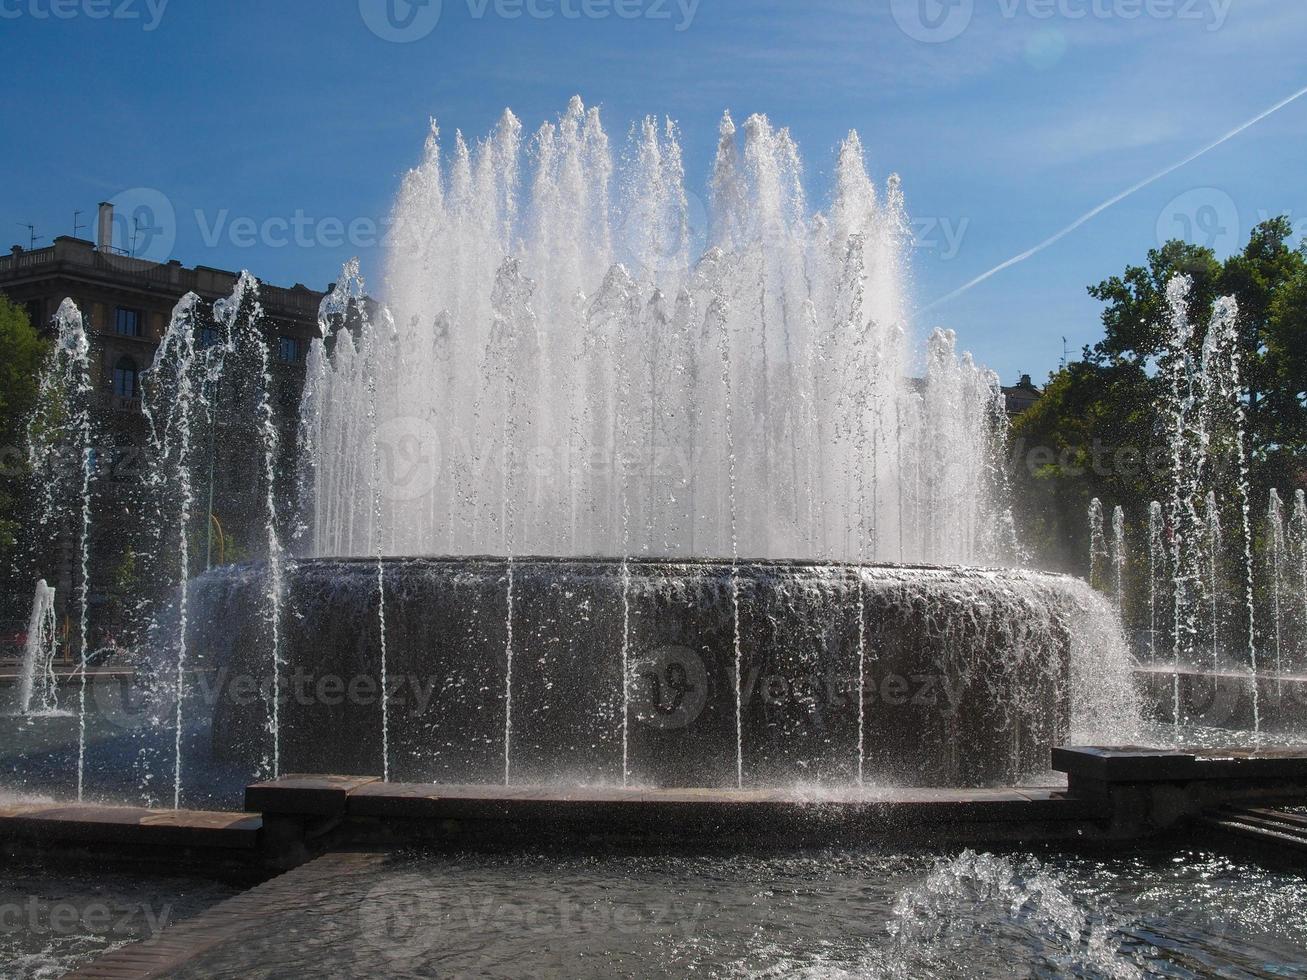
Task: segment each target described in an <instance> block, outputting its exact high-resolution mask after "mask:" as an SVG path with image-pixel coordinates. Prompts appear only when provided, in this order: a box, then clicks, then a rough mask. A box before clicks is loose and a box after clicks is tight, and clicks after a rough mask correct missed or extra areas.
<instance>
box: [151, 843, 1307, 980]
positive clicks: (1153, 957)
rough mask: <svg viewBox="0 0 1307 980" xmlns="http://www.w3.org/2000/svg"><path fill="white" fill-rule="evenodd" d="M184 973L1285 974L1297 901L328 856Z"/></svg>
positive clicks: (1285, 883)
mask: <svg viewBox="0 0 1307 980" xmlns="http://www.w3.org/2000/svg"><path fill="white" fill-rule="evenodd" d="M320 865H321V866H320V870H319V872H318V874H317V875H316V877H314V878H312V883H311V886H310V887H307V888H306V894H305V895H304V901H303V902H302V903H291V904H290V906H289V907H288V906H287V905H286V904H285V903H284V902H283V903H282V904H281V905H280V906H279V907H278V908H274V909H272V910H271V911H270V913H269V914H268V915H267V916H264V917H260V918H259V921H258V924H257V925H255V926H254V927H252V929H251V930H250V931H248V932H246V933H244V934H243V935H242V937H241V940H240V941H239V942H236V943H228V944H225V945H223V946H222V947H220V948H218V949H215V950H212V951H210V952H209V953H207V954H205V955H203V956H201V957H200V958H198V959H196V960H194V961H192V962H191V963H190V964H189V965H188V966H187V967H186V968H185V969H184V970H183V971H181V972H180V973H178V974H177V975H178V976H183V977H192V978H200V977H215V976H216V977H282V976H292V975H293V976H297V977H320V976H349V975H355V976H358V975H368V976H414V977H416V976H568V977H589V976H594V977H600V976H602V977H609V976H633V977H634V976H639V977H649V976H686V975H699V976H706V977H773V976H774V977H781V976H785V977H789V976H811V977H828V976H833V977H844V976H868V977H922V976H930V977H989V976H993V977H999V976H1002V977H1010V976H1030V977H1047V976H1068V975H1069V976H1084V977H1118V976H1119V977H1131V976H1158V975H1160V976H1175V977H1200V976H1212V975H1221V976H1232V977H1284V976H1297V975H1301V974H1302V972H1303V971H1304V969H1307V884H1304V882H1303V881H1302V880H1301V879H1300V878H1299V877H1298V876H1297V875H1295V874H1293V873H1292V872H1289V871H1283V870H1273V869H1269V868H1264V867H1260V866H1257V865H1254V864H1248V863H1246V862H1243V861H1241V860H1235V859H1232V858H1230V857H1228V856H1224V855H1222V854H1219V853H1217V852H1214V851H1207V850H1185V851H1180V852H1175V851H1169V850H1167V851H1163V850H1153V851H1148V852H1143V853H1140V852H1137V851H1136V852H1135V853H1133V854H1132V855H1130V856H1121V857H1118V856H1105V855H1103V854H1101V853H1096V854H1094V855H1084V854H1066V853H1057V852H1052V851H1048V852H1040V853H1038V854H1036V853H1030V852H1004V853H977V852H974V851H969V850H965V851H964V850H956V851H947V852H924V851H921V852H881V851H859V852H852V851H814V852H809V853H803V854H793V853H791V854H787V855H784V856H740V855H726V854H699V855H694V856H682V857H674V856H648V855H607V856H597V855H580V854H562V855H560V854H548V855H543V854H538V855H493V856H485V855H475V856H474V855H465V854H453V855H420V854H409V855H340V856H328V857H327V858H326V859H323V860H322V862H320Z"/></svg>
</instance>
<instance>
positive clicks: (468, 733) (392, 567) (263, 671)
mask: <svg viewBox="0 0 1307 980" xmlns="http://www.w3.org/2000/svg"><path fill="white" fill-rule="evenodd" d="M380 572H381V574H382V575H383V576H384V583H385V610H384V611H385V617H384V619H385V671H384V673H385V686H386V691H387V697H386V699H385V700H386V704H385V717H384V719H383V704H382V701H383V699H382V696H381V684H382V676H383V669H382V643H381V635H382V633H381V619H380V617H379V608H378V606H379V603H378V597H379V594H380V593H379V588H378V581H379V574H378V573H379V564H378V562H377V561H376V560H356V559H312V560H306V561H300V562H296V563H293V564H292V565H291V566H289V567H288V568H286V569H284V570H283V582H284V600H283V602H284V605H283V611H282V617H281V621H282V624H283V632H284V637H283V645H282V663H281V666H280V669H279V670H278V671H277V678H278V681H277V689H278V690H279V691H280V702H279V704H278V706H277V712H276V728H277V731H278V733H279V734H278V739H277V753H278V763H279V767H280V771H282V772H293V771H301V772H313V771H322V772H325V771H333V772H346V771H353V772H378V771H380V770H381V768H382V763H383V754H384V755H385V756H386V757H387V759H388V763H389V776H390V778H391V779H392V780H403V781H410V782H443V783H464V784H466V783H474V784H475V783H481V784H497V783H503V782H504V781H505V780H506V778H507V780H508V781H511V782H513V783H521V784H528V783H559V782H566V783H571V784H580V785H596V784H598V785H613V784H617V785H620V784H621V783H622V782H623V777H624V775H625V778H626V781H627V782H628V783H629V784H631V785H645V786H657V787H684V786H694V787H723V786H734V785H736V783H737V778H739V779H741V780H742V782H743V785H745V786H802V785H814V786H823V785H836V786H847V785H852V784H856V783H857V782H858V780H859V774H860V769H861V776H862V779H863V780H864V781H865V782H868V783H880V784H886V785H903V786H945V785H947V786H987V785H999V784H1011V783H1013V782H1014V781H1019V780H1021V779H1024V778H1027V777H1029V776H1031V775H1034V774H1037V773H1042V772H1047V771H1048V768H1049V754H1050V749H1051V748H1052V747H1054V746H1056V745H1059V744H1063V743H1064V742H1065V740H1066V737H1067V734H1068V730H1069V727H1070V716H1071V687H1072V685H1071V660H1072V648H1073V643H1074V637H1075V635H1076V634H1077V633H1078V632H1080V633H1083V632H1084V628H1083V617H1084V613H1085V607H1084V602H1083V595H1082V592H1081V590H1083V588H1084V587H1083V583H1079V582H1077V581H1076V580H1073V579H1067V578H1063V577H1061V576H1054V575H1044V574H1038V573H1031V572H1024V571H1015V570H1003V571H998V570H977V569H960V568H932V567H904V566H860V567H855V566H849V565H835V564H818V563H801V562H774V561H773V562H741V563H740V564H739V565H738V566H737V567H736V568H735V569H734V571H733V570H732V566H731V564H730V563H727V562H715V561H695V562H685V561H678V562H672V561H665V560H639V561H635V560H632V561H630V562H626V563H623V562H621V561H619V560H608V559H553V558H522V559H516V560H514V561H512V562H511V563H510V562H509V561H508V560H506V559H503V558H396V559H385V560H383V561H382V562H380ZM510 574H511V579H512V588H511V605H512V615H511V618H510V615H509V603H510V588H509V580H510ZM191 589H192V609H193V616H192V619H191V624H192V631H191V632H192V648H193V650H194V651H195V652H196V656H197V657H198V658H200V661H201V662H204V663H206V664H207V665H208V666H211V667H213V668H216V677H217V682H216V685H215V688H214V694H213V699H214V702H215V703H214V705H213V718H214V724H213V740H214V748H215V752H217V753H218V754H219V755H221V756H225V757H228V758H239V759H247V760H249V761H250V762H251V763H264V764H266V763H267V762H268V760H270V759H271V758H272V753H273V748H272V744H273V739H272V735H271V725H270V719H271V715H272V706H271V704H270V699H269V697H268V694H269V692H270V691H271V690H272V686H271V685H270V683H269V678H270V677H271V676H272V673H273V672H272V666H271V654H270V650H271V645H270V642H269V635H268V617H267V616H266V608H267V601H268V600H267V583H266V569H265V568H264V567H263V566H260V565H244V566H233V567H230V568H224V569H218V570H215V571H214V572H211V573H209V574H207V575H205V576H203V577H201V578H200V579H197V580H196V581H195V582H193V583H192V585H191ZM736 593H738V601H737V600H736V599H735V598H733V597H734V596H735V594H736ZM737 609H738V663H739V671H738V684H737V671H736V662H737V613H736V610H737ZM860 611H861V615H859V613H860ZM510 621H511V640H510ZM510 650H511V658H510ZM510 659H511V674H510ZM624 665H625V671H624ZM737 704H738V709H737ZM624 722H625V723H624ZM383 728H384V736H383Z"/></svg>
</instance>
